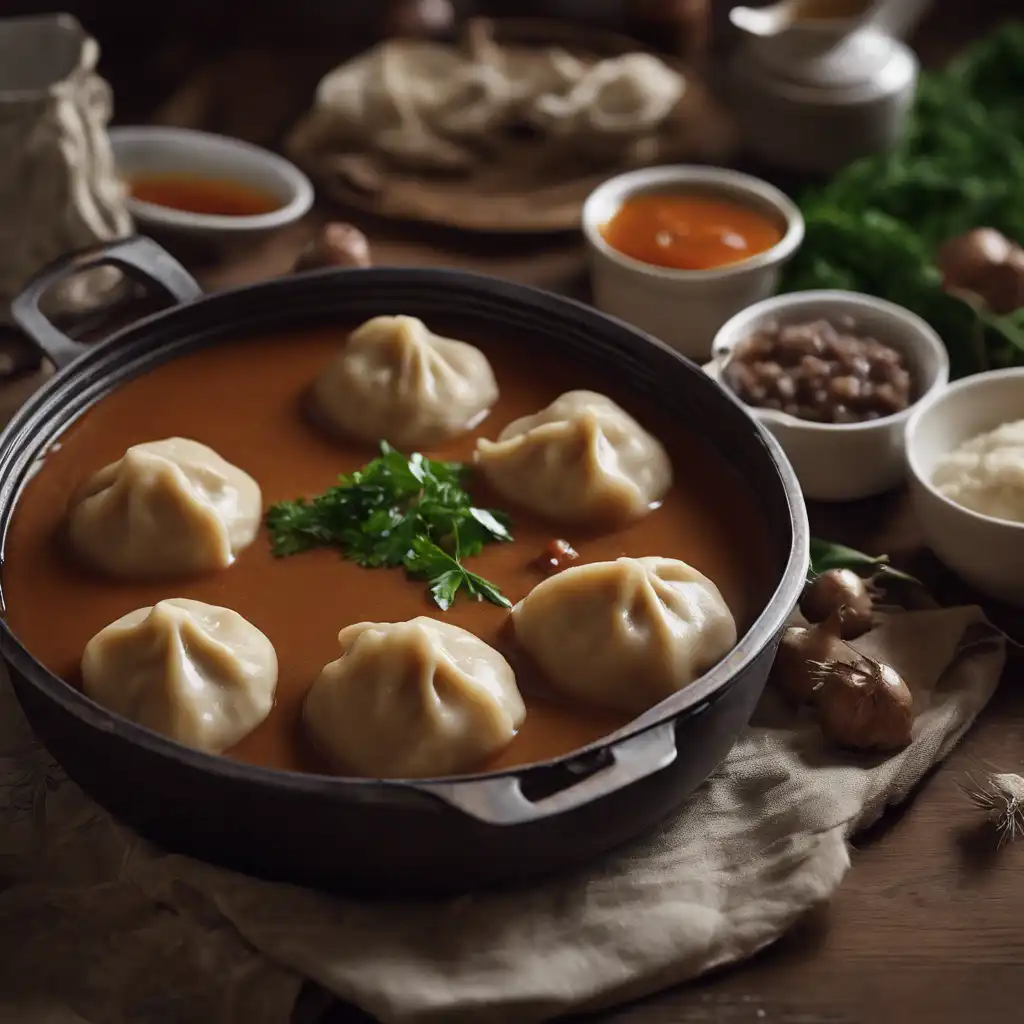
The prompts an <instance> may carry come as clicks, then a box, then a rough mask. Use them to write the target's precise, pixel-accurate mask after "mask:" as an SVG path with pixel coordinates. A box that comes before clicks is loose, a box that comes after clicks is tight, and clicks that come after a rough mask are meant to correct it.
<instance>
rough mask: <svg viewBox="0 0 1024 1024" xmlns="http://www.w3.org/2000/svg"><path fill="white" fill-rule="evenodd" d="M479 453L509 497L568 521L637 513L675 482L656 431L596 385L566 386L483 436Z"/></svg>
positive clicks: (483, 465) (484, 469) (489, 473)
mask: <svg viewBox="0 0 1024 1024" xmlns="http://www.w3.org/2000/svg"><path fill="white" fill-rule="evenodd" d="M475 458H476V463H477V465H478V466H479V468H480V470H481V471H482V472H483V474H484V476H485V477H486V478H487V480H488V481H489V482H490V484H491V486H492V487H494V489H495V490H496V491H498V492H499V493H500V494H502V495H503V496H504V497H505V498H507V499H508V500H509V501H514V502H515V503H516V504H518V505H521V506H523V507H524V508H527V509H530V510H531V511H533V512H537V513H539V514H540V515H542V516H544V517H545V518H547V519H551V520H553V521H555V522H562V523H588V522H604V521H610V522H618V521H623V520H628V519H635V518H636V517H638V516H642V515H644V514H645V513H646V512H648V511H649V510H650V508H651V507H652V505H654V504H655V503H656V502H658V501H659V500H660V499H661V498H663V497H664V496H665V493H666V492H667V491H668V489H669V488H670V487H671V486H672V464H671V462H670V461H669V458H668V454H667V453H666V451H665V449H664V448H663V447H662V446H661V444H660V442H659V441H658V440H657V438H655V437H652V436H651V435H650V434H649V433H647V431H646V430H644V428H643V427H641V426H640V424H639V423H637V421H636V420H635V419H633V417H632V416H630V415H629V413H627V412H626V411H625V410H624V409H622V408H621V407H620V406H618V405H616V404H615V402H613V401H612V400H611V399H610V398H607V397H606V396H605V395H599V394H597V393H596V392H594V391H567V392H566V393H565V394H564V395H561V396H560V397H559V398H556V399H555V400H554V401H553V402H552V403H551V404H550V405H549V406H548V407H547V408H546V409H541V411H540V412H538V413H535V414H534V415H533V416H524V417H523V418H522V419H518V420H515V421H513V422H512V423H510V424H509V425H508V426H507V427H506V428H505V429H504V430H503V431H502V432H501V433H500V434H499V435H498V440H497V441H488V440H485V439H483V438H481V439H480V440H479V441H477V445H476V455H475Z"/></svg>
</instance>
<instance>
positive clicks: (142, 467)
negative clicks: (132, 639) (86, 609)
mask: <svg viewBox="0 0 1024 1024" xmlns="http://www.w3.org/2000/svg"><path fill="white" fill-rule="evenodd" d="M262 506H263V499H262V495H261V494H260V487H259V484H257V483H256V481H255V480H253V478H252V477H251V476H249V474H248V473H245V472H243V471H242V470H241V469H239V468H238V467H237V466H233V465H232V464H231V463H230V462H227V461H226V460H225V459H222V458H221V457H220V456H219V455H218V454H217V453H216V452H215V451H214V450H213V449H212V448H207V446H206V445H204V444H200V443H199V442H198V441H189V440H187V439H186V438H183V437H169V438H166V439H165V440H163V441H148V442H147V443H145V444H136V445H132V447H131V448H129V449H128V450H127V451H126V452H125V453H124V455H123V456H122V457H121V458H120V459H118V461H117V462H112V463H111V464H110V465H109V466H104V467H103V469H101V470H99V471H97V472H96V473H93V475H92V476H91V477H89V478H88V480H86V481H85V483H84V484H83V485H82V487H80V488H79V490H78V491H77V492H76V493H75V495H74V496H73V497H72V499H71V505H70V508H69V509H68V535H69V538H70V541H71V547H72V548H73V550H74V551H75V553H76V554H77V555H78V556H79V557H80V558H81V559H82V560H83V561H84V562H86V563H88V564H89V565H91V566H93V567H94V568H96V569H100V570H101V571H103V572H105V573H108V574H110V575H111V576H118V577H122V578H126V579H139V578H149V579H161V578H169V577H180V576H190V575H194V574H196V573H202V572H209V571H212V570H214V569H223V568H226V567H227V566H229V565H230V564H231V563H232V562H233V561H234V560H235V555H237V554H238V552H239V551H241V550H242V549H243V548H245V547H247V546H248V545H249V544H251V543H252V541H253V539H254V538H255V536H256V534H257V532H258V531H259V528H260V521H261V518H262Z"/></svg>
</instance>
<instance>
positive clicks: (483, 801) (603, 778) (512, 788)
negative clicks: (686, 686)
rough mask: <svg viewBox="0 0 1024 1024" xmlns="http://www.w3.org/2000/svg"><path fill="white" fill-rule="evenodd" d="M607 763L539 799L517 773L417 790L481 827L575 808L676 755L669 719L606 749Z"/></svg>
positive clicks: (663, 765) (537, 818) (517, 822)
mask: <svg viewBox="0 0 1024 1024" xmlns="http://www.w3.org/2000/svg"><path fill="white" fill-rule="evenodd" d="M608 750H609V753H610V755H611V758H612V760H611V763H610V764H606V765H604V766H603V767H601V768H599V769H598V770H597V771H595V772H593V773H591V774H590V775H587V776H586V777H584V778H582V779H580V780H579V782H574V783H571V784H570V785H568V786H566V787H565V788H564V789H560V790H558V792H556V793H552V794H551V795H550V796H546V797H542V798H541V799H539V800H530V799H529V798H528V797H527V796H526V795H525V794H524V793H523V790H522V785H521V779H520V776H519V775H502V776H499V777H497V778H494V779H478V780H476V781H470V782H428V783H422V784H419V785H418V786H417V787H416V788H417V789H420V790H422V791H423V792H426V793H430V794H431V795H432V796H435V797H437V798H438V799H440V800H443V801H444V802H445V803H446V804H450V805H451V806H452V807H455V808H457V809H458V810H460V811H462V812H463V813H464V814H467V815H469V817H471V818H475V819H476V820H477V821H480V822H483V823H484V824H485V825H522V824H525V823H526V822H530V821H540V820H542V819H544V818H550V817H553V816H554V815H556V814H562V813H564V812H565V811H571V810H575V809H576V808H577V807H582V806H583V805H584V804H589V803H591V802H592V801H594V800H597V799H599V798H601V797H603V796H607V795H608V794H609V793H613V792H615V791H616V790H619V789H624V788H625V787H626V786H629V785H631V784H632V783H634V782H639V781H640V780H641V779H645V778H647V776H649V775H653V774H654V773H655V772H657V771H660V770H661V769H662V768H666V767H667V766H668V765H670V764H672V762H673V761H675V759H676V756H677V753H678V751H677V749H676V733H675V723H674V721H668V722H663V723H662V724H661V725H657V726H655V727H654V728H653V729H649V730H647V731H646V732H642V733H640V734H639V735H637V736H632V737H630V738H629V739H627V740H623V741H622V742H621V743H616V744H614V745H613V746H611V747H609V748H608Z"/></svg>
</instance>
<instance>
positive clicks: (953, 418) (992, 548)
mask: <svg viewBox="0 0 1024 1024" xmlns="http://www.w3.org/2000/svg"><path fill="white" fill-rule="evenodd" d="M1020 419H1024V368H1015V369H1010V370H992V371H990V372H988V373H978V374H975V375H974V376H971V377H965V378H963V379H962V380H958V381H956V382H955V383H953V384H951V385H950V386H949V387H947V388H945V389H944V390H941V391H939V392H937V393H935V394H934V395H933V396H932V397H931V398H929V399H926V400H925V401H923V402H921V403H920V404H919V405H918V406H917V407H916V408H915V409H914V411H913V414H912V415H911V416H910V418H909V420H908V421H907V424H906V452H907V470H908V476H909V481H910V493H911V497H912V500H913V504H914V512H915V515H916V516H917V521H918V525H919V526H920V528H921V532H922V534H923V535H924V539H925V541H926V543H927V544H928V546H929V547H930V548H931V549H932V550H933V551H934V552H935V554H936V555H938V557H939V558H940V559H941V560H942V561H943V562H944V563H945V564H946V565H947V566H949V568H950V569H952V570H953V571H954V572H955V573H956V574H957V575H958V576H961V577H962V578H963V579H965V580H966V581H967V582H968V583H970V584H971V585H972V586H973V587H975V588H977V589H978V590H980V591H981V592H982V593H984V594H987V595H988V596H989V597H994V598H996V599H997V600H1000V601H1006V602H1008V603H1009V604H1013V605H1016V606H1018V607H1024V523H1014V522H1009V521H1008V520H1005V519H995V518H993V517H992V516H986V515H982V514H981V513H980V512H973V511H971V510H970V509H967V508H964V507H963V506H962V505H958V504H956V502H954V501H951V500H950V499H949V498H947V497H945V496H944V495H942V494H940V493H939V492H938V491H937V490H936V489H935V488H934V487H933V486H932V483H931V478H932V474H933V473H934V471H935V465H936V462H937V461H938V459H939V458H940V457H941V456H943V455H945V454H946V453H947V452H950V451H952V450H953V449H954V448H956V447H958V446H959V445H961V444H962V443H963V442H964V441H967V440H969V439H970V438H972V437H976V436H977V435H978V434H983V433H987V432H988V431H990V430H993V429H994V428H995V427H998V426H999V425H1000V424H1003V423H1008V422H1012V421H1014V420H1020Z"/></svg>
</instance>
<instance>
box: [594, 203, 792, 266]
mask: <svg viewBox="0 0 1024 1024" xmlns="http://www.w3.org/2000/svg"><path fill="white" fill-rule="evenodd" d="M601 234H602V235H603V236H604V240H605V241H606V242H607V243H608V244H609V245H610V246H611V247H612V248H613V249H617V250H618V251H619V252H621V253H622V254H623V255H624V256H630V257H632V258H633V259H635V260H640V262H641V263H650V264H652V265H653V266H656V267H668V268H670V269H672V270H713V269H714V268H716V267H724V266H727V265H728V264H730V263H738V262H739V261H740V260H746V259H750V257H751V256H756V255H757V254H758V253H762V252H765V251H766V250H768V249H770V248H772V246H774V245H776V244H778V242H779V241H780V240H781V239H782V234H783V232H782V228H781V227H780V226H779V225H778V224H777V223H776V222H775V221H773V220H771V219H770V218H768V217H766V216H765V215H764V214H763V213H759V212H758V211H757V210H753V209H750V208H749V207H745V206H740V205H739V204H738V203H731V202H729V201H728V200H724V199H716V198H714V197H711V196H696V195H690V196H687V195H673V194H662V193H651V194H647V195H639V196H634V197H633V198H632V199H627V200H626V201H625V202H624V203H623V204H622V206H621V207H620V208H619V210H618V211H617V212H616V214H615V216H614V217H612V219H611V220H610V221H608V223H607V224H604V225H603V226H602V227H601Z"/></svg>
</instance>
